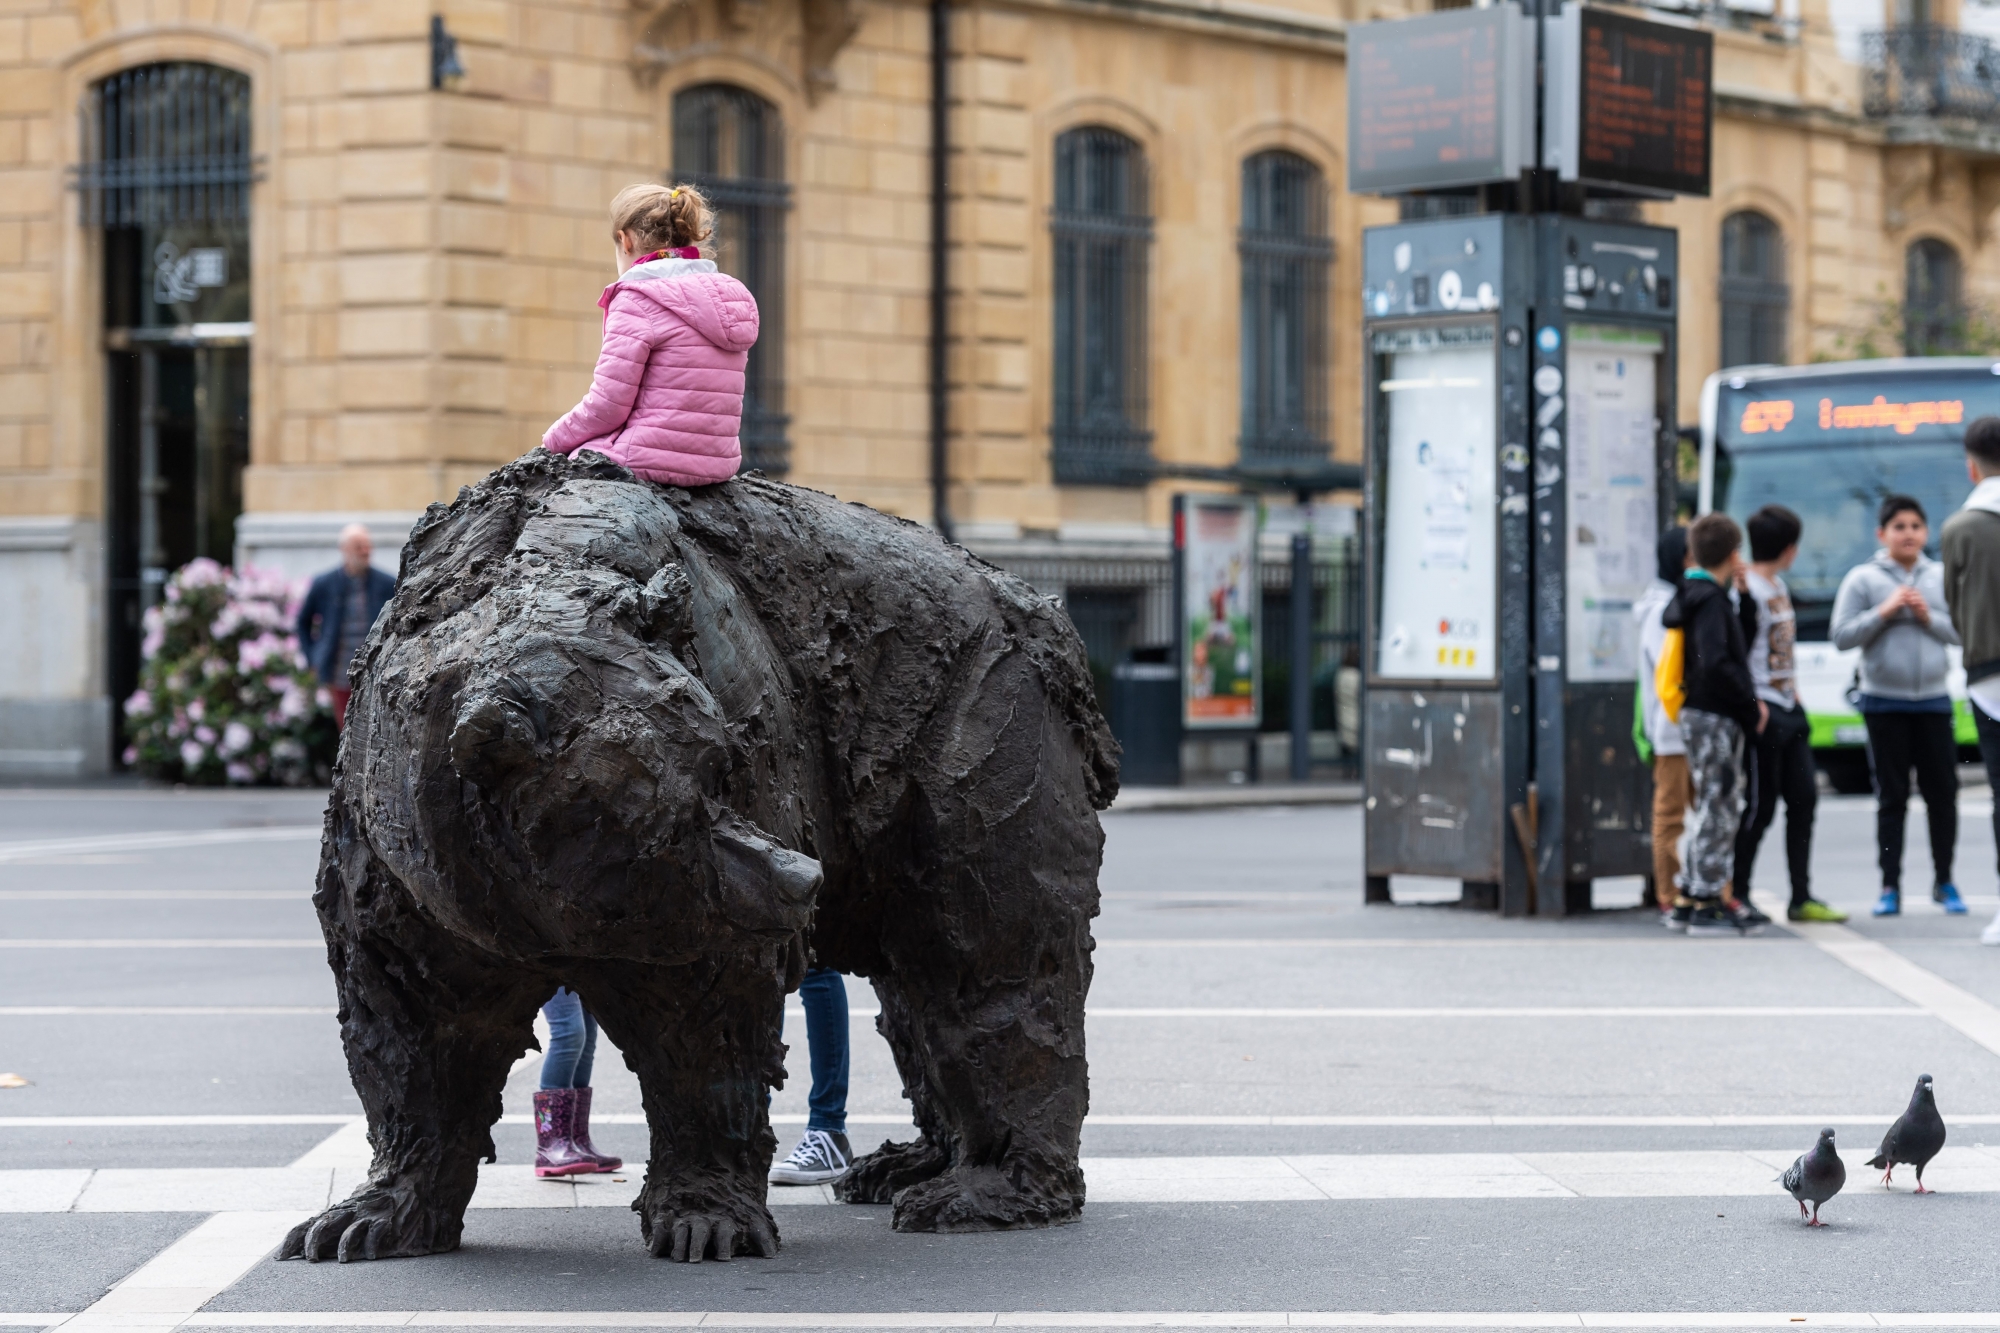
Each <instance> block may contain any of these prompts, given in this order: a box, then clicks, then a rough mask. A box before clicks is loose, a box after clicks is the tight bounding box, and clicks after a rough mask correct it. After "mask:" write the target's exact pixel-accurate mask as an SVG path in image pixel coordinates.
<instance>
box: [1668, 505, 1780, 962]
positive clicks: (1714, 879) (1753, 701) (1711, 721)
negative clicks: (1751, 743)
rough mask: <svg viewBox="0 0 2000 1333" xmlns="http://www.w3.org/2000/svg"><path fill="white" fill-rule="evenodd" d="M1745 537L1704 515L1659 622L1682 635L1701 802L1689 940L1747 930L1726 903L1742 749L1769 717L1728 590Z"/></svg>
mask: <svg viewBox="0 0 2000 1333" xmlns="http://www.w3.org/2000/svg"><path fill="white" fill-rule="evenodd" d="M1742 544H1743V530H1742V529H1741V528H1739V527H1737V526H1736V522H1735V520H1733V519H1731V518H1730V517H1729V516H1728V515H1727V514H1704V515H1703V516H1702V517H1700V518H1698V519H1696V520H1695V521H1694V525H1693V526H1692V527H1690V528H1689V529H1688V550H1689V553H1690V554H1692V555H1693V557H1694V563H1695V565H1696V568H1693V569H1690V570H1688V571H1687V576H1686V577H1685V578H1683V579H1682V580H1681V586H1680V588H1679V590H1678V591H1676V592H1675V593H1674V599H1673V601H1671V602H1669V603H1667V609H1666V612H1665V613H1664V614H1663V615H1662V616H1661V617H1660V619H1661V623H1663V624H1664V625H1665V626H1666V627H1667V628H1668V629H1670V630H1671V629H1678V630H1680V631H1681V632H1682V635H1683V651H1684V653H1685V659H1684V660H1685V663H1686V665H1685V667H1684V668H1683V673H1682V677H1681V685H1682V689H1683V690H1684V691H1685V694H1686V699H1685V702H1684V703H1683V704H1682V705H1681V717H1680V725H1681V736H1682V737H1683V739H1684V740H1685V741H1686V743H1687V760H1688V777H1689V778H1690V780H1691V781H1692V784H1693V786H1694V804H1693V806H1692V807H1691V808H1690V809H1689V811H1688V818H1687V854H1686V856H1684V857H1683V858H1682V860H1681V888H1682V891H1683V892H1685V893H1686V894H1687V896H1688V897H1689V898H1690V899H1692V900H1693V901H1694V908H1693V910H1692V912H1690V913H1689V916H1688V923H1687V932H1688V934H1690V935H1721V934H1735V933H1737V932H1739V931H1741V930H1744V929H1745V928H1746V927H1745V924H1744V923H1742V922H1741V921H1740V920H1739V919H1738V918H1737V917H1736V916H1734V915H1732V914H1731V913H1730V912H1729V910H1728V909H1727V907H1726V906H1725V905H1724V904H1723V901H1722V892H1723V886H1724V885H1725V884H1727V883H1728V882H1729V876H1730V874H1731V873H1732V871H1733V869H1734V864H1733V863H1734V854H1735V847H1736V830H1737V826H1738V824H1739V823H1740V822H1741V819H1742V814H1743V786H1744V783H1743V743H1744V739H1745V738H1746V737H1749V736H1754V735H1757V734H1758V733H1760V732H1762V731H1763V729H1764V722H1765V719H1766V718H1767V717H1768V716H1769V714H1768V713H1767V712H1766V710H1765V706H1764V703H1763V702H1762V701H1761V700H1760V699H1758V698H1757V689H1756V686H1755V685H1753V684H1752V683H1751V680H1750V641H1749V638H1748V637H1747V636H1746V635H1745V634H1744V632H1743V622H1742V619H1741V615H1740V612H1739V611H1738V609H1737V607H1736V606H1735V605H1734V604H1733V603H1732V601H1731V599H1730V595H1729V593H1730V589H1731V588H1732V587H1733V586H1734V585H1735V583H1736V580H1737V577H1738V575H1739V574H1741V572H1742V569H1743V557H1742V555H1741V554H1739V552H1738V549H1737V548H1738V547H1740V546H1741V545H1742Z"/></svg>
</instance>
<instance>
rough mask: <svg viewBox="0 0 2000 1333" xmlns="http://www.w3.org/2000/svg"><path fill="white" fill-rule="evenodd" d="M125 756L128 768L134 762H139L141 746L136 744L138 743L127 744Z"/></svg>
mask: <svg viewBox="0 0 2000 1333" xmlns="http://www.w3.org/2000/svg"><path fill="white" fill-rule="evenodd" d="M123 758H124V760H125V766H126V767H127V768H129V767H131V766H132V765H133V764H136V763H138V762H139V747H138V746H136V745H128V746H126V747H125V754H124V756H123Z"/></svg>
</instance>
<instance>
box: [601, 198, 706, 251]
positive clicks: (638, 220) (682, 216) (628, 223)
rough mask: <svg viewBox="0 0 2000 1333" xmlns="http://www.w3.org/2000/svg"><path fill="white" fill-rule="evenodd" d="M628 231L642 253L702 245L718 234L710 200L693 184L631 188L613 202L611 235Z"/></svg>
mask: <svg viewBox="0 0 2000 1333" xmlns="http://www.w3.org/2000/svg"><path fill="white" fill-rule="evenodd" d="M621 231H622V232H629V233H631V236H632V241H633V244H634V245H636V246H637V247H638V248H639V249H640V250H675V249H679V248H681V247H682V246H688V245H694V246H699V245H701V244H702V243H703V242H705V241H707V240H708V238H709V237H711V236H713V235H714V234H715V216H714V214H713V213H711V212H710V211H709V207H708V200H707V199H704V198H703V197H702V193H701V191H700V190H697V189H696V188H695V187H694V186H692V185H675V186H671V187H669V186H666V185H662V184H660V183H659V182H658V181H647V182H645V183H644V184H641V185H628V186H626V187H625V188H624V189H622V190H620V191H619V192H618V195H617V197H616V198H614V199H613V200H612V201H611V235H612V237H613V239H616V237H617V235H618V233H619V232H621Z"/></svg>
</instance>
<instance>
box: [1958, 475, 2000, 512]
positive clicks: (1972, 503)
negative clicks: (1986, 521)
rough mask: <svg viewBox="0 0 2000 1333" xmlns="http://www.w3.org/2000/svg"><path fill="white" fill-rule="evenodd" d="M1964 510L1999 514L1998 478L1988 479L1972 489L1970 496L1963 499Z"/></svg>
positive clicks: (1999, 485) (1999, 494)
mask: <svg viewBox="0 0 2000 1333" xmlns="http://www.w3.org/2000/svg"><path fill="white" fill-rule="evenodd" d="M1960 507H1961V508H1964V509H1984V510H1985V511H1986V512H1987V513H1989V514H2000V477H1988V478H1987V479H1986V480H1985V481H1982V482H1980V483H1979V484H1978V485H1977V486H1974V487H1973V488H1972V494H1970V495H1968V496H1966V497H1965V503H1964V504H1963V505H1962V506H1960Z"/></svg>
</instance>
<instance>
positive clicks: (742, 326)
mask: <svg viewBox="0 0 2000 1333" xmlns="http://www.w3.org/2000/svg"><path fill="white" fill-rule="evenodd" d="M619 291H627V292H631V293H632V294H633V295H635V296H642V297H644V298H646V299H647V300H649V301H651V302H653V304H655V305H657V306H659V307H660V308H661V309H662V310H666V311H670V312H672V313H673V314H674V315H676V316H678V317H679V318H680V320H681V321H682V322H683V323H685V324H686V325H687V326H688V327H689V328H691V329H693V330H694V331H695V332H696V333H699V334H700V335H701V336H702V337H703V338H705V339H707V340H708V341H709V342H710V343H712V344H713V345H715V346H717V347H720V348H721V349H722V350H723V351H725V352H747V351H749V350H750V347H751V345H752V344H754V343H755V342H756V341H757V301H756V298H755V297H753V296H751V295H750V289H749V288H747V287H745V286H744V285H743V284H742V283H740V282H738V281H737V280H736V279H734V278H732V277H730V276H729V275H728V274H727V273H721V272H718V271H717V270H716V267H715V261H714V260H712V259H655V260H653V261H651V262H650V263H645V264H635V265H633V266H632V267H631V268H629V269H627V270H625V276H624V277H622V278H620V279H618V281H616V282H614V283H612V284H611V285H610V286H609V287H606V288H605V289H604V296H603V299H601V300H600V301H599V302H598V304H599V305H601V306H605V307H607V308H608V307H609V306H610V304H611V298H612V295H613V294H614V293H616V292H619Z"/></svg>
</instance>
